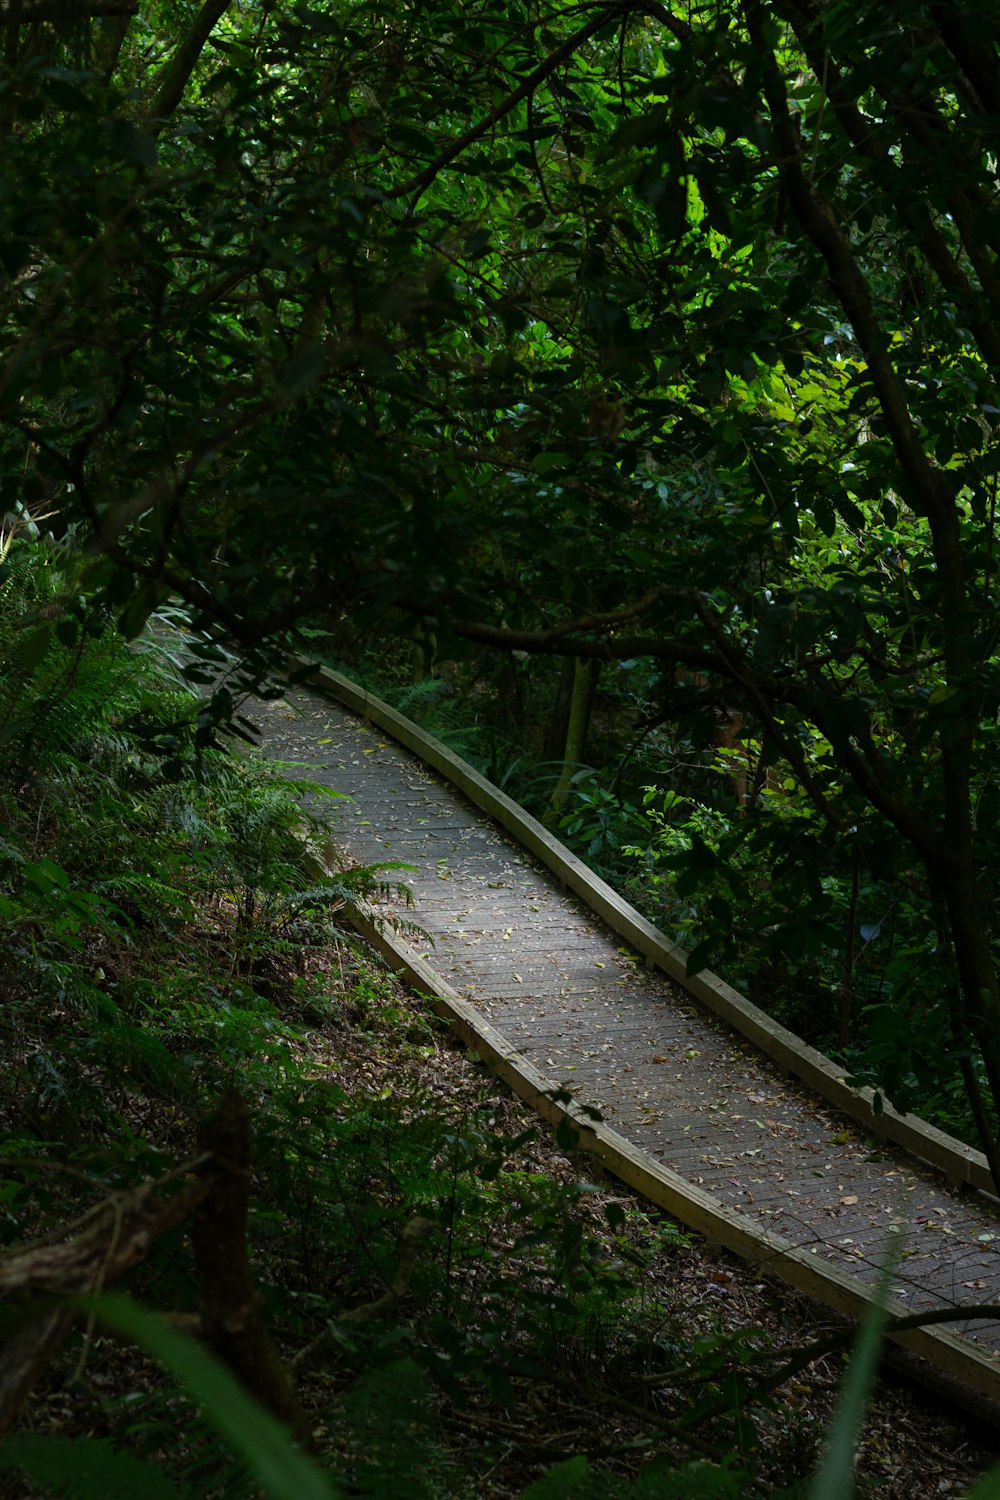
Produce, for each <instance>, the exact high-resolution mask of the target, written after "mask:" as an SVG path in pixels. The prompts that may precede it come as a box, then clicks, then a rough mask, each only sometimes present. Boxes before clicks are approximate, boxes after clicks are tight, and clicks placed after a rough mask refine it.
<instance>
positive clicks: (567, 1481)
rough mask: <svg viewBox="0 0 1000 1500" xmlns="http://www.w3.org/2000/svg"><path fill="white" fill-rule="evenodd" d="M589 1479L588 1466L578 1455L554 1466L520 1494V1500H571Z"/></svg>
mask: <svg viewBox="0 0 1000 1500" xmlns="http://www.w3.org/2000/svg"><path fill="white" fill-rule="evenodd" d="M589 1479H590V1464H589V1463H588V1462H587V1460H586V1459H585V1458H583V1457H582V1456H580V1455H578V1456H577V1457H576V1458H568V1459H566V1461H565V1463H561V1464H556V1465H555V1467H554V1468H552V1469H549V1471H548V1473H547V1474H543V1475H542V1477H541V1479H536V1480H535V1482H534V1484H529V1486H528V1488H527V1489H526V1490H524V1491H523V1492H522V1494H521V1500H573V1497H574V1496H575V1495H579V1494H580V1491H581V1488H582V1487H583V1486H584V1485H585V1484H587V1482H588V1480H589Z"/></svg>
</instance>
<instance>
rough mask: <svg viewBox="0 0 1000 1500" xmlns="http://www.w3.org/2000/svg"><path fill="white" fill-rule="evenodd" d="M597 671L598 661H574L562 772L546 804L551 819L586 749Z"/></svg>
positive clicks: (563, 801)
mask: <svg viewBox="0 0 1000 1500" xmlns="http://www.w3.org/2000/svg"><path fill="white" fill-rule="evenodd" d="M600 671H601V664H600V662H598V661H593V660H590V661H587V660H585V659H584V658H583V657H581V656H577V657H574V659H573V689H572V692H571V694H570V700H569V713H568V716H567V720H566V740H565V744H564V746H563V754H562V770H561V771H560V773H559V780H558V782H557V783H556V788H555V791H554V792H553V793H552V801H551V803H550V804H549V811H550V813H551V814H552V815H553V816H558V815H559V813H561V812H562V811H563V810H564V808H565V806H566V803H567V802H568V801H569V794H570V789H571V787H572V784H573V777H574V776H575V775H576V773H577V771H578V770H579V769H580V766H581V764H582V762H583V755H584V751H585V750H586V748H587V730H588V729H589V728H590V712H591V709H592V708H593V706H594V692H595V689H596V687H597V679H598V677H599V676H600Z"/></svg>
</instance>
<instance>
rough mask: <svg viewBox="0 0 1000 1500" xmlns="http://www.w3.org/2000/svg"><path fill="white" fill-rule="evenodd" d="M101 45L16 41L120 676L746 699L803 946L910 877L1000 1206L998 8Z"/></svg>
mask: <svg viewBox="0 0 1000 1500" xmlns="http://www.w3.org/2000/svg"><path fill="white" fill-rule="evenodd" d="M78 17H79V12H78V11H74V19H73V21H72V24H70V23H69V22H67V23H65V24H64V23H63V22H62V21H60V20H59V18H58V15H57V14H56V13H55V12H52V13H50V12H49V11H48V10H47V9H46V8H44V7H41V6H40V3H37V0H36V4H35V6H34V8H32V7H31V6H25V8H24V9H23V10H22V11H21V12H20V22H21V25H20V26H19V27H17V26H15V25H14V21H13V19H12V21H11V24H10V26H9V27H8V31H7V38H8V41H7V60H6V75H7V76H6V84H7V88H6V93H5V98H6V100H7V104H6V117H5V120H4V122H3V126H4V130H5V146H4V159H3V164H2V168H0V173H2V196H0V216H2V222H0V235H2V248H0V257H2V264H3V286H2V290H0V394H2V418H0V419H2V429H0V444H2V451H3V465H2V467H3V473H4V475H5V476H6V479H5V485H4V500H5V504H6V505H7V506H8V508H10V509H14V508H16V507H17V506H25V507H28V508H31V507H39V506H40V507H43V508H45V509H52V508H55V509H57V510H58V511H59V514H60V517H61V525H62V526H63V527H64V528H66V527H75V528H76V532H75V534H76V535H77V537H78V538H79V541H80V544H81V546H82V547H83V548H84V549H85V552H86V555H87V557H88V559H89V571H88V572H87V574H86V576H85V579H84V585H83V587H84V592H85V595H86V597H87V598H88V599H89V600H91V601H92V602H93V603H94V606H95V607H99V608H103V609H108V608H111V609H114V610H115V611H116V612H117V613H118V615H119V618H120V621H121V625H122V628H123V629H124V630H125V632H126V633H132V632H133V631H135V630H137V629H138V628H139V626H140V625H141V622H142V620H143V619H144V617H145V615H146V614H147V613H148V611H149V610H150V609H151V608H152V607H153V606H154V605H155V604H156V603H157V602H158V601H159V600H160V599H162V598H163V597H165V596H166V595H168V594H178V595H180V596H181V597H182V598H183V599H185V600H186V601H187V603H188V605H189V606H190V607H191V608H192V610H193V611H194V612H195V615H196V617H197V618H198V620H199V621H200V622H201V623H203V624H205V625H210V626H214V627H216V628H221V629H225V630H226V631H228V632H230V633H231V634H233V635H234V636H236V637H237V638H238V639H241V640H243V641H244V642H247V643H250V642H261V641H264V642H267V641H271V642H278V643H285V642H286V641H287V640H288V639H290V638H291V636H293V635H294V628H295V626H296V624H297V622H299V621H300V620H301V619H302V618H303V617H304V616H306V615H313V616H315V615H317V614H320V615H325V616H326V617H327V618H336V617H338V616H339V615H341V614H343V613H345V612H350V613H351V614H352V615H353V616H354V617H355V618H356V619H357V620H358V621H359V622H361V623H364V622H365V621H368V620H373V619H379V618H382V617H383V616H384V614H385V611H386V610H387V609H388V608H390V607H392V608H397V609H398V608H402V609H403V610H405V611H408V612H410V613H411V614H414V615H416V616H418V617H420V618H421V619H422V620H424V621H425V622H426V624H427V625H428V626H429V627H430V628H432V629H433V630H434V632H435V634H436V636H437V638H438V640H439V642H440V643H442V644H443V645H444V644H446V643H447V642H448V641H449V640H452V641H454V640H455V639H459V638H464V639H467V640H477V641H480V642H485V643H487V644H495V645H497V646H500V647H503V648H504V649H508V650H509V649H522V650H526V651H532V652H549V653H553V654H558V655H560V656H564V657H565V656H577V657H580V658H581V659H586V658H590V659H591V660H593V661H606V660H614V659H618V660H628V659H630V658H632V657H635V656H643V657H651V658H653V659H655V660H656V661H657V662H658V663H659V664H660V666H661V682H662V691H663V695H664V697H665V699H666V700H668V703H669V702H672V701H674V700H677V701H682V700H683V699H684V698H685V695H687V696H688V697H690V695H691V694H692V692H694V693H696V694H697V696H698V700H699V702H701V703H706V702H709V701H711V699H712V696H713V695H714V696H715V700H716V701H717V702H718V703H719V704H720V705H723V706H724V707H725V710H726V712H727V713H737V714H739V715H740V716H741V717H742V719H743V721H744V723H745V725H746V727H747V732H748V733H750V734H752V735H753V737H754V738H755V739H756V740H757V741H759V742H760V743H761V745H762V746H763V747H764V748H763V754H764V755H765V757H770V758H772V759H773V760H776V761H777V760H780V761H781V762H782V763H783V764H784V765H785V766H787V767H788V768H789V771H790V774H791V775H793V776H794V777H796V778H797V779H798V783H799V785H800V786H801V788H802V789H803V792H804V795H805V796H806V797H807V798H808V799H809V802H810V805H811V806H812V807H813V809H814V810H815V812H816V821H815V833H814V834H813V847H812V848H811V850H810V851H808V852H807V853H802V854H800V855H799V856H798V858H797V864H796V856H794V855H789V856H787V862H788V867H789V868H790V869H794V868H800V869H801V870H802V871H803V872H804V873H803V879H802V886H803V896H804V899H805V902H806V909H807V914H808V912H810V911H813V912H814V911H815V909H816V907H817V904H818V903H819V901H820V900H821V896H822V890H821V887H819V886H818V884H817V882H816V880H815V879H814V878H812V875H811V874H810V870H811V869H812V867H813V863H814V861H813V859H812V854H813V852H815V850H819V851H820V852H821V853H822V854H823V856H824V858H827V859H829V860H831V861H833V862H834V865H836V862H837V861H838V860H839V861H840V862H841V865H843V864H844V862H845V855H844V851H845V850H847V851H849V852H848V855H847V856H846V863H847V864H848V865H850V864H851V863H852V862H853V863H854V865H855V866H857V865H858V864H861V863H863V864H864V865H865V867H866V868H868V869H872V870H876V871H877V872H878V873H879V874H880V876H881V877H882V878H885V879H898V878H900V877H901V876H903V875H906V874H907V873H908V872H910V871H911V870H913V869H914V868H919V869H920V870H921V871H923V876H922V877H921V878H922V880H923V882H924V886H925V889H926V893H927V896H926V899H927V902H928V913H929V915H928V920H929V921H930V922H932V923H933V924H934V926H935V930H936V932H937V935H938V938H939V940H940V944H941V945H943V946H944V947H945V948H946V949H947V952H948V955H949V963H950V965H951V967H952V971H953V974H954V982H953V988H952V989H951V990H950V992H949V1000H950V1002H951V1004H950V1009H949V1026H950V1028H951V1031H952V1033H953V1035H952V1036H951V1038H950V1045H952V1046H953V1048H954V1051H955V1053H956V1056H957V1057H958V1058H959V1060H960V1064H961V1066H962V1068H963V1071H964V1076H965V1080H966V1085H967V1087H968V1090H969V1093H970V1098H971V1100H972V1103H973V1107H974V1109H975V1110H976V1112H977V1119H978V1122H979V1128H980V1132H981V1134H982V1137H983V1142H984V1145H985V1146H986V1148H987V1150H988V1152H989V1154H990V1159H991V1163H992V1165H993V1170H994V1174H995V1176H996V1177H997V1180H998V1181H1000V1147H998V1127H997V1120H998V1116H1000V1110H998V1105H1000V978H998V973H997V966H996V960H995V950H996V944H997V939H998V933H997V918H996V911H995V895H994V886H993V870H994V869H995V868H996V865H997V855H998V853H1000V851H998V849H997V847H996V844H997V838H996V833H995V824H996V814H997V810H998V799H997V794H996V788H995V785H994V782H993V779H992V754H993V745H994V740H995V737H996V727H997V714H998V688H1000V674H998V669H997V651H996V611H995V606H994V597H995V592H996V590H995V574H996V564H995V560H994V521H995V508H996V471H997V465H996V417H997V415H998V413H1000V400H998V399H997V391H996V379H997V371H998V365H1000V280H998V274H997V270H996V258H997V252H998V250H1000V204H998V201H997V177H996V152H997V142H998V135H1000V127H998V123H997V122H998V120H1000V67H998V52H1000V22H998V20H997V18H996V16H995V14H994V8H993V6H992V5H991V4H988V3H987V0H973V3H969V4H963V5H961V6H960V5H958V4H957V3H951V0H895V3H889V4H886V3H882V0H880V3H877V4H876V3H875V0H870V3H864V4H862V5H861V6H858V5H856V4H851V5H847V4H845V3H841V0H825V3H824V0H743V3H741V4H739V5H735V6H731V7H713V6H707V5H706V6H698V7H689V6H687V5H685V6H684V7H680V6H674V5H670V4H663V3H656V0H641V3H640V0H636V3H632V0H613V3H611V0H605V3H595V4H585V5H582V6H577V7H572V8H566V7H561V6H559V5H551V6H549V7H544V6H538V5H535V4H530V5H529V4H527V3H524V4H503V5H500V4H495V3H491V0H483V3H481V4H478V5H476V6H473V7H469V6H462V7H456V6H454V5H443V4H440V5H439V4H435V5H428V6H421V7H417V8H403V7H398V8H392V9H386V8H384V7H378V6H375V5H367V4H350V5H348V4H346V3H341V0H326V3H321V4H317V5H315V6H313V7H310V8H308V9H307V8H304V7H295V6H292V5H290V4H279V5H275V6H269V7H263V6H262V7H260V8H253V9H249V8H248V9H244V10H242V11H240V12H237V11H235V9H231V8H229V7H227V6H226V5H224V4H223V3H221V0H213V3H206V4H205V6H204V7H203V8H202V10H201V11H200V12H199V13H198V14H197V15H196V16H195V17H194V19H191V17H190V16H189V14H188V13H187V12H186V11H184V10H182V9H181V8H180V7H174V6H170V5H165V6H161V7H158V8H156V9H155V10H153V9H150V11H149V12H148V13H144V12H142V11H140V12H139V13H138V14H136V15H135V16H131V17H130V16H129V15H128V12H127V8H124V9H123V13H122V14H119V15H113V16H112V15H108V14H107V13H104V14H95V15H92V16H91V18H90V19H89V20H88V21H86V22H81V21H80V20H79V19H78ZM28 624H31V621H30V620H28V621H26V625H28ZM67 628H69V627H67ZM819 743H821V744H822V746H823V747H824V753H823V754H822V755H817V753H816V746H817V744H819ZM749 811H750V817H748V818H747V819H746V820H745V821H746V824H747V828H748V829H753V828H755V827H756V826H758V825H759V822H760V819H761V818H762V817H763V814H762V813H761V810H760V809H753V808H750V810H749ZM755 818H756V819H757V820H758V822H757V824H755V821H754V820H755ZM765 831H766V830H765ZM753 836H756V835H753ZM761 836H762V837H763V834H762V835H761ZM746 837H751V833H747V834H746ZM762 847H763V846H762ZM831 867H832V866H831ZM738 895H739V893H738V892H734V893H733V899H734V900H737V899H738ZM810 903H811V905H810ZM790 925H791V918H789V926H790ZM943 982H944V983H946V984H947V982H948V981H947V980H946V979H945V980H944V981H943Z"/></svg>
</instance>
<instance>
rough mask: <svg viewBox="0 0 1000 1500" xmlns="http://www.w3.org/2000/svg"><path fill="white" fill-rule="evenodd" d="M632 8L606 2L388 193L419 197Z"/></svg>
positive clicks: (624, 2) (621, 1) (620, 0)
mask: <svg viewBox="0 0 1000 1500" xmlns="http://www.w3.org/2000/svg"><path fill="white" fill-rule="evenodd" d="M632 9H633V7H632V5H631V4H630V3H629V0H614V3H612V4H610V5H602V6H601V8H600V9H599V11H598V13H597V14H596V15H594V16H591V18H590V20H589V21H587V22H586V23H585V24H584V25H583V26H581V27H580V29H579V30H578V31H574V33H573V35H572V36H570V37H567V38H566V40H565V41H564V42H562V43H561V44H560V45H559V46H558V47H556V49H555V50H554V51H553V52H550V53H549V55H548V57H546V58H545V59H544V60H543V61H542V62H540V63H539V64H538V66H537V68H534V69H533V70H532V71H531V72H530V73H529V74H528V76H527V78H525V79H524V81H523V82H522V83H520V84H519V85H518V86H517V88H516V89H514V90H513V91H512V92H511V93H510V94H508V95H507V97H506V98H505V99H503V100H501V102H500V103H499V104H497V105H495V106H494V107H493V109H491V110H490V112H489V113H488V114H486V115H484V116H483V118H482V119H481V120H478V121H477V122H476V124H475V125H472V126H470V127H469V129H468V130H466V131H465V132H464V133H463V134H462V135H460V136H459V137H458V138H457V139H456V140H454V141H452V142H451V144H450V145H448V146H446V147H445V149H444V150H443V151H442V152H440V153H439V155H438V156H436V157H435V158H434V160H433V161H432V162H431V163H430V164H429V165H428V166H426V167H424V169H423V171H421V172H418V173H417V174H416V176H414V177H410V178H408V179H407V180H406V182H404V183H402V184H401V185H400V186H399V187H396V188H392V189H391V191H390V192H388V193H387V194H386V197H387V198H389V199H395V198H406V197H409V195H410V194H411V193H413V194H416V195H417V197H419V196H420V194H421V193H422V192H423V191H424V189H425V188H427V187H429V186H430V184H431V183H432V182H433V181H434V179H435V177H437V175H438V173H439V172H441V171H443V170H444V168H445V167H447V166H448V165H449V164H450V163H451V162H453V161H454V160H455V158H456V157H458V156H461V155H462V152H463V151H466V150H467V149H468V148H469V146H471V145H473V144H474V143H475V142H476V141H478V140H480V139H481V138H482V137H483V136H484V135H486V134H487V132H488V131H490V130H492V129H493V127H494V125H496V124H497V123H498V121H500V120H502V119H503V118H504V116H505V115H509V114H510V112H511V110H512V109H516V107H517V106H518V105H519V104H520V103H521V101H522V100H523V99H527V98H529V97H530V96H531V95H532V94H533V93H534V92H535V90H536V89H537V88H538V85H539V84H540V83H544V82H545V80H546V78H548V77H549V75H550V74H551V73H554V72H555V70H556V68H558V67H559V66H560V65H561V64H562V63H564V62H565V61H566V60H567V58H569V57H572V55H573V53H574V52H576V51H577V50H578V48H580V47H582V46H583V44H584V42H586V41H589V40H590V38H591V37H592V36H593V35H594V34H595V33H596V32H598V31H600V29H601V27H602V26H606V25H607V24H608V22H609V21H614V20H619V19H622V18H624V17H627V16H628V14H629V12H630V11H631V10H632Z"/></svg>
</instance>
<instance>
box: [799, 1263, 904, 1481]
mask: <svg viewBox="0 0 1000 1500" xmlns="http://www.w3.org/2000/svg"><path fill="white" fill-rule="evenodd" d="M889 1284H890V1272H889V1269H888V1268H887V1269H885V1270H883V1271H882V1273H881V1275H880V1276H879V1281H878V1286H877V1287H876V1289H875V1300H876V1304H877V1305H876V1306H875V1307H874V1308H872V1310H871V1312H870V1313H869V1314H868V1316H867V1317H866V1318H865V1321H864V1322H863V1323H862V1325H861V1331H860V1334H859V1336H858V1341H857V1344H856V1346H855V1351H854V1354H853V1356H852V1358H851V1363H850V1366H849V1367H848V1371H847V1379H846V1381H845V1383H844V1390H843V1394H842V1395H841V1398H840V1401H839V1403H838V1405H837V1411H836V1415H835V1416H834V1419H833V1427H832V1429H831V1431H830V1437H829V1441H828V1443H827V1447H826V1452H825V1454H824V1457H823V1462H822V1464H821V1466H820V1470H819V1473H818V1474H817V1475H816V1478H815V1479H814V1480H813V1482H812V1485H811V1486H810V1489H809V1495H808V1500H851V1496H852V1495H853V1494H854V1489H855V1484H854V1459H855V1454H856V1453H857V1450H858V1442H859V1439H860V1435H861V1426H862V1422H863V1420H864V1414H865V1408H866V1406H867V1404H868V1398H869V1396H870V1394H871V1389H872V1386H873V1385H874V1383H875V1375H876V1372H877V1370H878V1361H879V1351H880V1349H881V1345H882V1332H883V1330H884V1328H885V1325H886V1322H887V1321H888V1316H889V1315H888V1312H887V1311H886V1309H885V1307H884V1305H883V1303H884V1300H885V1297H886V1294H887V1293H888V1290H889Z"/></svg>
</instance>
